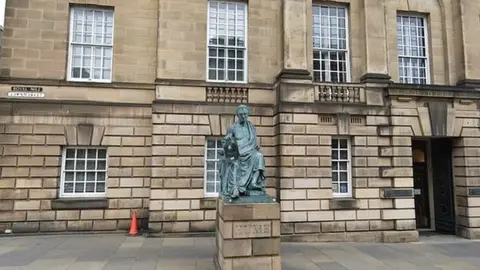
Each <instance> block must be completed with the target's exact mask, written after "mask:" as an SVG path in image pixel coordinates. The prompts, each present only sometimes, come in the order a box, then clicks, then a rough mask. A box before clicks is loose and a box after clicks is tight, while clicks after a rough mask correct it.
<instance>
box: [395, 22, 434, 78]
mask: <svg viewBox="0 0 480 270" xmlns="http://www.w3.org/2000/svg"><path fill="white" fill-rule="evenodd" d="M399 17H410V18H417V19H421V20H423V28H424V29H423V31H424V33H425V35H424V37H423V38H424V43H425V57H423V56H411V55H402V54H400V51H399V49H398V47H399V45H400V44H398V38H399V33H398V28H399V25H398V18H399ZM395 21H396V26H397V55H398V56H397V61H398V69H397V71H398V82H399V83H405V84H411V83H414V82H412V79H413V77H412V76H410V77H408V76H403V77H406V78H407V80H408V82H402V81H401V78H400V68H401V66H400V61H401V59H402V58H410V59H424V60H425V84H430V83H431V74H430V48H429V47H430V44H429V35H428V29H429V28H428V19H427V16H424V15H419V14H411V13H397V16H396V17H395ZM408 37H411V36H410V35H408ZM417 37H418V36H417ZM402 45H403V46H405V45H404V44H402ZM418 78H420V77H418ZM417 84H423V83H420V82H419V83H417Z"/></svg>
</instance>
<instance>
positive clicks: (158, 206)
mask: <svg viewBox="0 0 480 270" xmlns="http://www.w3.org/2000/svg"><path fill="white" fill-rule="evenodd" d="M192 109H193V107H191V106H188V105H176V104H174V105H172V104H159V103H157V104H154V109H153V114H152V124H153V130H152V179H151V186H150V208H149V212H150V214H149V229H150V230H151V231H152V232H153V233H172V232H175V233H182V232H205V231H210V232H213V231H214V230H215V214H214V211H215V206H213V207H212V203H214V201H215V200H216V198H215V196H214V197H212V196H209V195H208V192H207V191H206V190H205V188H206V185H205V177H206V174H205V158H206V141H207V140H208V139H220V138H222V137H223V136H224V135H225V134H226V131H227V128H228V126H229V125H230V124H232V123H233V122H234V120H235V110H236V106H233V105H232V106H221V107H220V106H214V105H199V106H196V107H195V109H194V110H192ZM249 120H250V121H252V122H253V123H254V125H255V126H256V129H257V133H258V134H257V135H258V137H259V139H260V145H261V151H262V152H263V154H264V156H265V162H266V166H267V172H266V173H267V178H268V180H267V191H268V193H269V194H271V195H275V194H276V190H275V186H276V177H275V176H276V168H275V167H276V163H275V162H276V160H275V156H276V148H275V133H274V128H273V110H272V109H266V108H261V107H258V108H256V107H252V108H251V116H250V117H249ZM216 179H217V180H216V181H219V179H218V176H217V178H216Z"/></svg>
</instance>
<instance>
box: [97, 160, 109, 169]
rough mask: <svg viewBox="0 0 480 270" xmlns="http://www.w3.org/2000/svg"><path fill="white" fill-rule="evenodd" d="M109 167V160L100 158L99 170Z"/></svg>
mask: <svg viewBox="0 0 480 270" xmlns="http://www.w3.org/2000/svg"><path fill="white" fill-rule="evenodd" d="M106 168H107V162H106V161H104V160H99V161H98V163H97V170H105V169H106Z"/></svg>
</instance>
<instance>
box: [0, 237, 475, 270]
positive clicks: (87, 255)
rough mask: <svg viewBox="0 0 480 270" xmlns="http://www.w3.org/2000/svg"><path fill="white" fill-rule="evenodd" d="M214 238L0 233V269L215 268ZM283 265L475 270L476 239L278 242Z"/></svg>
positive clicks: (332, 269) (318, 269)
mask: <svg viewBox="0 0 480 270" xmlns="http://www.w3.org/2000/svg"><path fill="white" fill-rule="evenodd" d="M213 252H214V238H209V237H208V238H206V237H196V238H154V237H144V236H136V237H129V236H126V235H120V234H106V235H102V234H92V235H85V234H82V235H43V236H3V237H0V270H110V269H111V270H127V269H128V270H174V269H175V270H178V269H181V270H214V265H213ZM281 260H282V269H283V270H364V269H365V270H375V269H378V270H388V269H406V270H407V269H408V270H420V269H421V270H458V269H462V270H475V269H476V270H480V241H474V240H466V239H461V238H456V237H453V236H438V237H435V236H429V237H421V238H420V241H419V242H416V243H398V244H384V243H285V242H284V243H282V244H281Z"/></svg>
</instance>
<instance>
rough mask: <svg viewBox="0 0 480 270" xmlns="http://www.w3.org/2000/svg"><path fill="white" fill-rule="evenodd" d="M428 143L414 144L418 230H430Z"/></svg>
mask: <svg viewBox="0 0 480 270" xmlns="http://www.w3.org/2000/svg"><path fill="white" fill-rule="evenodd" d="M426 153H427V144H426V141H413V142H412V154H413V155H412V156H413V188H414V189H415V219H416V223H417V229H430V228H431V227H432V226H431V223H430V222H431V220H430V200H429V193H428V173H427V172H428V167H427V154H426Z"/></svg>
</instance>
